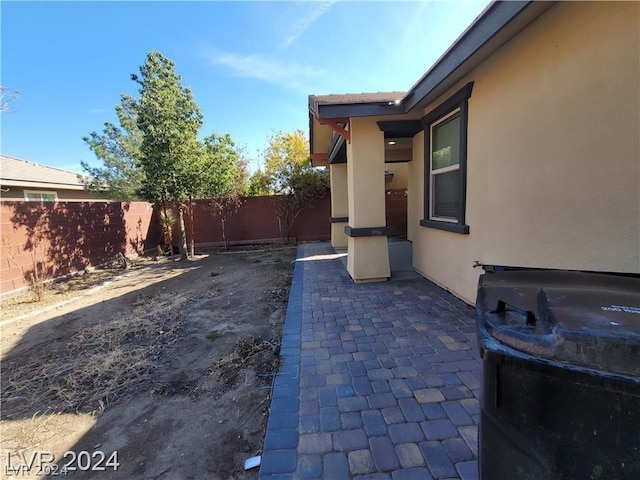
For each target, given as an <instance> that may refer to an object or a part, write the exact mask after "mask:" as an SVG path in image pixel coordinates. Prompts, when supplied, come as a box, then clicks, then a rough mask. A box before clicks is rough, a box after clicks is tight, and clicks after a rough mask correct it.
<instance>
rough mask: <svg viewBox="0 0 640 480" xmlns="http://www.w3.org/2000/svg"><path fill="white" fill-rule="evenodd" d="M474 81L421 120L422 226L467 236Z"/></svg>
mask: <svg viewBox="0 0 640 480" xmlns="http://www.w3.org/2000/svg"><path fill="white" fill-rule="evenodd" d="M472 89H473V82H470V83H468V84H466V85H465V86H464V87H462V88H461V89H460V90H458V92H456V93H455V94H454V95H452V96H451V97H450V98H449V99H448V100H446V101H445V102H444V103H442V104H441V105H440V106H438V107H437V108H435V109H434V110H433V111H431V112H430V113H429V114H427V115H426V116H425V117H423V118H422V125H423V127H424V133H425V135H424V142H425V148H424V152H425V159H424V190H425V193H424V219H423V220H421V221H420V225H422V226H423V227H429V228H437V229H441V230H447V231H450V232H455V233H463V234H467V233H469V226H468V225H467V224H466V223H465V210H466V187H467V117H468V108H467V103H468V99H469V97H470V96H471V91H472Z"/></svg>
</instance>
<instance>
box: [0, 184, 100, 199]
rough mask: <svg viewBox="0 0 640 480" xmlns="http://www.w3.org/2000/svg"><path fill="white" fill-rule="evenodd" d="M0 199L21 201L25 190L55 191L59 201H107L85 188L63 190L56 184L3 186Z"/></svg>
mask: <svg viewBox="0 0 640 480" xmlns="http://www.w3.org/2000/svg"><path fill="white" fill-rule="evenodd" d="M2 188H3V190H5V189H6V190H8V191H3V192H2V194H1V196H0V201H3V202H21V201H24V200H25V194H24V192H25V191H28V192H55V193H56V195H57V197H58V201H59V202H108V201H110V200H109V199H107V198H105V197H101V196H100V195H99V194H97V193H93V192H89V191H87V190H65V189H61V188H60V187H57V186H55V185H54V186H43V187H15V186H3V187H2Z"/></svg>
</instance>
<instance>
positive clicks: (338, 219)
mask: <svg viewBox="0 0 640 480" xmlns="http://www.w3.org/2000/svg"><path fill="white" fill-rule="evenodd" d="M348 221H349V217H331V218H330V219H329V223H347V222H348Z"/></svg>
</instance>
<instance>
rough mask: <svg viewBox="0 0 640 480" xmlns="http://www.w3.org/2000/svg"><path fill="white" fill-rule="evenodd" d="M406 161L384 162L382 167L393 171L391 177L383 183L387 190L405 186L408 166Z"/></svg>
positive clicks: (399, 188)
mask: <svg viewBox="0 0 640 480" xmlns="http://www.w3.org/2000/svg"><path fill="white" fill-rule="evenodd" d="M408 165H409V164H408V163H385V164H384V169H385V170H389V171H391V172H393V179H392V180H391V181H390V182H389V183H385V188H386V189H387V190H401V189H403V188H407V185H408V175H409V167H408Z"/></svg>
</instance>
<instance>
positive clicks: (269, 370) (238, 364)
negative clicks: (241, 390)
mask: <svg viewBox="0 0 640 480" xmlns="http://www.w3.org/2000/svg"><path fill="white" fill-rule="evenodd" d="M279 368H280V341H278V340H263V339H262V338H260V337H254V336H252V335H249V336H247V337H242V338H239V339H238V340H237V341H236V344H235V346H234V348H233V350H232V351H231V353H229V354H228V355H225V356H224V357H223V358H222V359H220V360H218V361H217V362H216V363H215V365H214V367H213V368H212V370H211V373H214V372H217V374H218V379H219V380H220V382H221V383H222V385H223V387H224V388H225V389H226V390H228V389H231V388H233V387H236V386H238V385H239V384H241V383H242V382H245V381H246V379H245V373H246V372H249V371H253V372H255V376H256V378H257V379H262V380H261V382H262V383H265V384H270V383H271V380H272V377H273V375H274V374H275V372H277V371H278V369H279Z"/></svg>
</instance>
